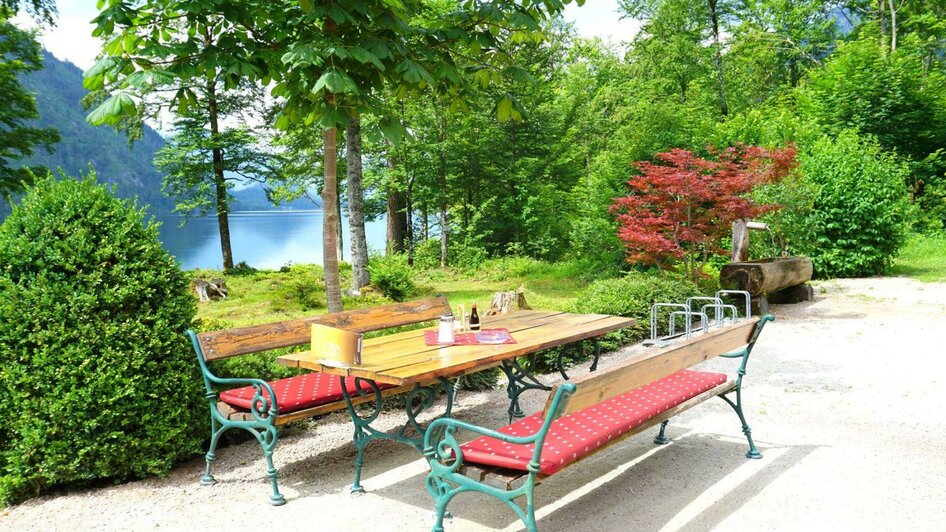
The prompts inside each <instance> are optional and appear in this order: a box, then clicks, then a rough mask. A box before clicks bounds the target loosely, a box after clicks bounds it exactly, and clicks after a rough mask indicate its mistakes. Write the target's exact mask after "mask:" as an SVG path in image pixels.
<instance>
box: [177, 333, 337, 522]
mask: <svg viewBox="0 0 946 532" xmlns="http://www.w3.org/2000/svg"><path fill="white" fill-rule="evenodd" d="M186 334H187V337H188V338H190V341H191V344H192V345H193V346H194V352H196V353H197V362H198V363H199V364H200V374H201V376H203V378H204V388H205V390H206V394H205V397H206V398H207V403H208V404H209V405H210V448H209V450H208V451H207V454H206V455H205V460H206V462H207V466H206V468H205V469H204V474H203V475H202V476H201V477H200V484H201V486H210V485H213V484H215V483H216V482H217V481H216V480H215V479H214V477H213V474H212V473H211V466H212V465H213V461H214V458H216V455H215V454H214V451H215V450H216V449H217V443H218V442H219V441H220V436H221V435H222V434H223V433H224V432H226V431H227V430H229V429H242V430H245V431H247V432H249V433H250V434H252V435H253V437H255V438H256V440H257V441H258V442H259V444H260V447H262V448H263V456H264V457H265V458H266V468H267V469H266V476H267V477H268V478H269V481H270V483H271V484H272V486H273V494H272V495H271V496H270V498H269V502H270V503H271V504H272V505H273V506H281V505H283V504H286V498H285V497H283V495H282V493H280V492H279V485H278V484H277V482H276V467H275V466H274V465H273V449H274V448H275V447H276V442H278V441H279V430H278V429H277V428H276V416H277V414H279V409H278V408H277V406H276V402H275V401H270V400H269V399H267V397H276V394H275V393H273V389H272V388H271V387H270V385H269V383H268V382H266V381H264V380H262V379H238V378H229V379H224V378H220V377H217V376H216V375H214V374H213V373H212V372H211V371H210V368H208V367H207V362H206V361H205V360H204V354H203V350H202V349H201V347H200V342H198V341H197V334H196V333H195V332H194V331H192V330H188V331H187V333H186ZM215 384H216V385H221V384H222V385H239V386H253V388H255V389H256V392H255V393H254V395H253V400H252V402H251V403H250V415H251V416H252V420H233V419H227V417H226V416H224V415H223V414H221V413H220V410H219V409H218V408H217V404H216V401H217V393H216V392H215V391H214V389H213V385H215ZM343 387H344V386H343ZM264 391H265V392H266V394H267V395H264V394H263V392H264Z"/></svg>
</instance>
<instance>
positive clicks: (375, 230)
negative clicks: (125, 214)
mask: <svg viewBox="0 0 946 532" xmlns="http://www.w3.org/2000/svg"><path fill="white" fill-rule="evenodd" d="M157 220H158V221H159V222H161V227H160V233H161V242H162V243H163V244H164V247H165V249H167V250H168V251H169V252H170V253H171V254H172V255H174V256H175V257H177V260H178V262H180V263H181V266H182V267H183V268H185V269H193V268H214V269H220V268H222V267H223V258H222V257H221V254H220V233H219V230H218V229H217V217H216V216H205V217H199V218H197V217H194V218H191V219H190V220H189V221H188V222H187V225H185V226H184V227H180V223H181V220H182V217H180V216H174V215H170V216H158V217H157ZM342 224H343V229H344V233H343V236H344V242H345V257H344V258H345V260H350V259H351V257H350V256H349V255H350V249H351V247H350V242H349V234H348V219H347V218H343V220H342ZM385 231H386V226H385V221H384V219H380V220H376V221H373V222H368V223H367V224H366V225H365V234H366V237H367V240H368V249H369V250H372V251H383V250H384V246H385ZM230 244H231V246H232V247H233V262H234V264H236V263H239V262H241V261H246V263H247V264H249V265H250V266H253V267H254V268H261V269H276V268H279V267H281V266H283V265H284V264H286V263H288V262H290V261H291V262H293V263H296V264H321V263H322V211H259V212H257V211H249V212H236V213H232V214H230Z"/></svg>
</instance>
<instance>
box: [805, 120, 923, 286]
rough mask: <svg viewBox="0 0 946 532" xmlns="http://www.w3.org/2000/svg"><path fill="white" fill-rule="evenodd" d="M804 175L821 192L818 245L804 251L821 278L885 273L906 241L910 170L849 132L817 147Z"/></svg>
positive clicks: (815, 220)
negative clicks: (907, 188) (907, 184)
mask: <svg viewBox="0 0 946 532" xmlns="http://www.w3.org/2000/svg"><path fill="white" fill-rule="evenodd" d="M802 170H803V171H804V173H805V175H806V176H807V177H808V179H810V180H811V182H812V183H814V184H815V185H816V186H817V189H818V192H817V196H816V197H815V202H814V209H813V211H812V214H811V216H810V218H809V226H810V227H811V230H812V232H813V235H814V236H813V240H812V241H811V242H808V243H807V246H805V245H803V246H802V249H803V251H805V252H807V253H808V254H809V255H811V258H812V260H813V262H814V265H815V273H816V275H818V276H819V277H856V276H860V275H874V274H878V273H881V272H882V271H883V270H884V269H885V268H886V267H887V266H888V265H889V264H890V262H891V260H892V259H893V257H894V256H895V255H896V253H897V251H898V250H899V249H900V247H901V246H902V245H903V242H904V239H905V235H906V229H907V225H906V222H907V213H908V212H909V203H908V199H907V191H906V188H905V186H904V182H905V179H906V177H907V176H908V175H909V170H908V168H907V166H906V165H905V164H903V162H901V161H900V160H898V159H897V157H896V156H894V155H892V154H890V153H887V152H884V151H883V150H882V149H881V148H880V146H879V145H878V144H877V142H876V141H874V140H871V139H869V138H861V137H858V135H857V134H856V133H854V132H852V131H846V132H844V133H842V134H841V135H840V136H838V137H837V138H836V139H833V138H829V137H824V138H822V139H821V140H819V141H818V142H816V143H815V144H814V145H813V146H812V147H811V148H810V149H809V153H808V154H807V155H806V156H805V157H804V158H803V159H802Z"/></svg>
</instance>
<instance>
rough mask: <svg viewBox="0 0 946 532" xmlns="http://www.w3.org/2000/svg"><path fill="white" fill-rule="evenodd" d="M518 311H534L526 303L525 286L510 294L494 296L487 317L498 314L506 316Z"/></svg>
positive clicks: (498, 293) (500, 293)
mask: <svg viewBox="0 0 946 532" xmlns="http://www.w3.org/2000/svg"><path fill="white" fill-rule="evenodd" d="M516 310H532V307H530V306H529V304H528V303H526V294H525V287H523V286H520V287H519V288H517V289H516V290H512V291H509V292H496V293H495V294H493V302H492V303H490V305H489V310H487V311H486V315H487V316H495V315H496V314H505V313H507V312H513V311H516Z"/></svg>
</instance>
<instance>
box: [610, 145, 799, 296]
mask: <svg viewBox="0 0 946 532" xmlns="http://www.w3.org/2000/svg"><path fill="white" fill-rule="evenodd" d="M711 155H713V156H715V160H707V159H701V158H699V157H696V156H695V155H694V154H693V152H690V151H686V150H681V149H674V150H670V151H668V152H664V153H658V154H657V159H658V161H659V162H658V163H656V164H655V163H651V162H638V163H636V166H637V168H638V169H639V170H640V172H641V175H638V176H635V177H633V178H631V179H630V180H629V181H628V182H627V183H628V186H629V187H630V189H631V193H630V194H629V195H627V196H624V197H619V198H615V199H614V202H613V204H612V205H611V210H612V212H614V213H615V214H617V221H618V237H619V238H620V239H621V240H622V241H624V244H625V246H626V247H627V261H628V262H630V263H645V264H656V265H658V266H660V267H662V268H671V267H673V266H674V265H676V264H677V263H679V262H682V266H683V270H684V273H685V274H686V275H688V276H690V277H693V278H695V277H697V276H698V275H700V272H701V271H702V268H703V265H704V264H705V263H706V259H707V258H708V257H709V256H710V255H711V254H714V253H719V254H725V253H726V250H725V249H724V248H723V247H722V246H721V245H720V243H721V241H722V239H723V237H725V236H726V235H728V234H729V232H730V230H731V225H732V222H733V221H735V220H738V219H750V218H753V217H756V216H758V215H760V214H762V213H764V212H767V211H771V210H773V209H777V208H778V206H777V205H758V204H756V203H755V202H753V201H752V200H751V199H750V198H748V197H747V194H748V193H749V192H750V191H751V190H752V189H753V188H754V187H756V186H758V185H760V184H763V183H772V182H775V181H778V180H780V179H782V178H783V177H785V176H786V175H788V174H789V173H790V172H791V171H792V169H793V168H794V167H795V166H796V160H795V148H794V147H793V146H788V147H786V148H783V149H773V150H768V149H765V148H761V147H758V146H735V147H732V148H727V149H725V150H722V151H716V150H711Z"/></svg>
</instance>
